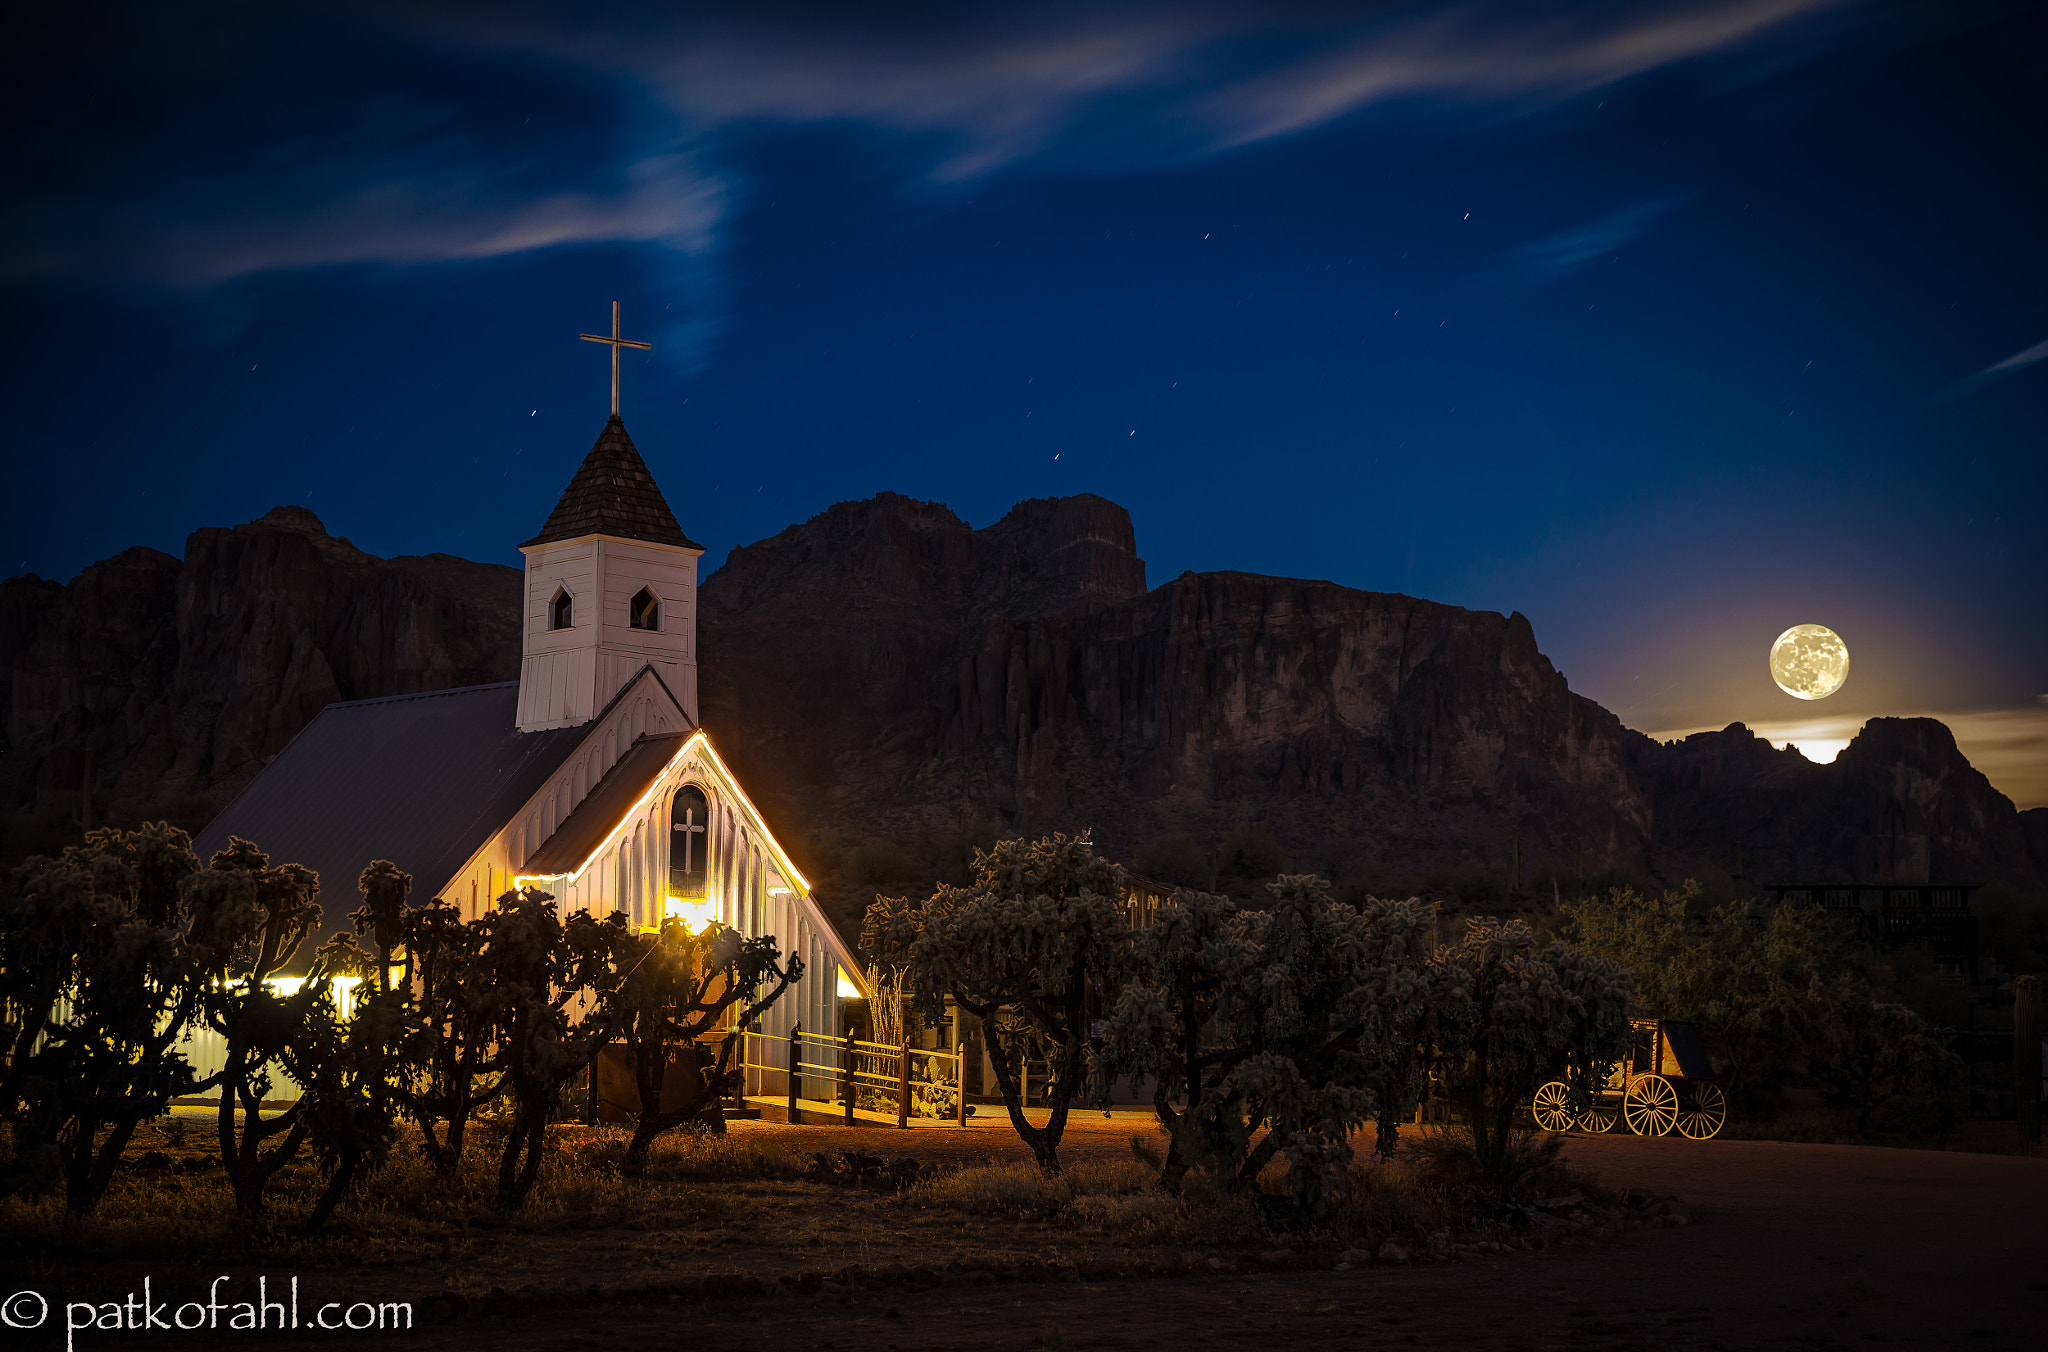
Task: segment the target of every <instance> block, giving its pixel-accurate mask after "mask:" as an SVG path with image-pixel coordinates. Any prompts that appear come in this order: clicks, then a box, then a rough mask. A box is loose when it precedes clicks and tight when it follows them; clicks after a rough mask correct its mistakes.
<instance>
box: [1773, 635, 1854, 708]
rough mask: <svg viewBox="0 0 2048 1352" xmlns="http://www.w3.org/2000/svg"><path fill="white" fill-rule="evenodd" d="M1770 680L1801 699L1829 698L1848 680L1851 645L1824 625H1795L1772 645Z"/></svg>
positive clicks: (1779, 687)
mask: <svg viewBox="0 0 2048 1352" xmlns="http://www.w3.org/2000/svg"><path fill="white" fill-rule="evenodd" d="M1771 679H1772V680H1774V681H1776V682H1777V683H1778V689H1780V690H1782V691H1784V692H1785V693H1786V694H1788V695H1796V696H1798V697H1799V698H1800V699H1826V698H1827V697H1828V696H1829V695H1832V694H1834V693H1835V692H1836V691H1837V690H1840V689H1841V688H1842V682H1844V681H1846V680H1848V679H1849V645H1848V644H1846V643H1844V642H1842V638H1841V635H1839V634H1837V633H1836V632H1835V631H1834V630H1832V629H1830V628H1828V627H1827V626H1826V625H1821V624H1795V625H1793V626H1792V627H1791V628H1790V629H1787V630H1786V631H1785V632H1784V633H1782V634H1780V635H1778V641H1777V642H1776V643H1773V644H1772V645H1771Z"/></svg>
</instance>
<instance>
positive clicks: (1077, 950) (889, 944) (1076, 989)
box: [861, 835, 1127, 1170]
mask: <svg viewBox="0 0 2048 1352" xmlns="http://www.w3.org/2000/svg"><path fill="white" fill-rule="evenodd" d="M974 874H975V881H974V882H973V884H972V885H971V886H968V887H953V886H951V885H949V884H944V883H941V884H940V885H939V887H938V888H937V890H935V891H934V892H933V893H932V895H931V896H930V897H928V898H927V899H925V900H924V901H922V902H917V903H912V902H909V901H907V900H905V899H903V898H900V897H877V898H875V902H874V905H872V906H870V907H869V908H868V913H867V920H866V923H865V925H864V927H863V929H862V933H861V948H862V950H863V951H864V952H866V953H867V954H868V955H869V957H870V959H871V960H872V961H873V962H875V963H876V964H877V965H878V966H880V967H883V968H887V969H891V970H894V971H898V972H901V973H902V981H903V983H904V987H905V988H906V989H907V990H909V991H910V992H911V993H912V994H913V996H914V1008H915V1010H916V1012H917V1013H918V1014H920V1015H921V1016H922V1017H924V1018H927V1019H930V1020H932V1021H933V1022H936V1021H938V1020H939V1019H940V1018H942V1017H944V1015H945V1012H946V1011H945V998H946V997H947V996H949V995H950V996H951V997H952V998H953V1002H954V1004H955V1005H957V1006H958V1007H959V1008H961V1009H963V1010H965V1011H967V1012H968V1013H970V1014H972V1015H974V1017H975V1018H977V1019H979V1020H981V1027H982V1034H983V1039H984V1046H985V1047H986V1049H987V1051H988V1059H989V1064H990V1065H991V1066H993V1067H994V1069H995V1076H996V1085H997V1087H998V1088H999V1089H1000V1090H1001V1091H1002V1095H1003V1102H1004V1104H1005V1105H1006V1106H1007V1107H1008V1109H1009V1112H1010V1124H1011V1125H1012V1126H1013V1127H1015V1128H1016V1131H1017V1134H1018V1135H1019V1136H1021V1137H1022V1138H1023V1139H1024V1143H1025V1144H1026V1145H1028V1146H1030V1147H1031V1153H1032V1156H1033V1157H1034V1158H1035V1159H1036V1160H1037V1161H1038V1163H1039V1165H1040V1166H1041V1167H1043V1168H1046V1169H1048V1170H1057V1169H1058V1168H1059V1143H1060V1136H1061V1134H1062V1133H1063V1132H1064V1131H1065V1130H1066V1124H1067V1112H1068V1109H1069V1108H1070V1107H1071V1106H1072V1104H1073V1102H1074V1100H1075V1098H1077V1097H1078V1096H1079V1095H1080V1093H1081V1091H1082V1087H1083V1085H1084V1084H1085V1083H1086V1081H1087V1079H1088V1077H1089V1072H1090V1069H1091V1064H1090V1062H1091V1057H1092V1048H1091V1046H1090V1042H1091V1038H1092V1032H1091V1029H1092V1026H1093V1024H1094V1023H1095V1021H1096V1020H1097V1019H1098V1018H1099V1016H1100V996H1099V995H1098V993H1097V992H1099V991H1100V990H1102V989H1104V988H1107V987H1109V986H1111V985H1112V984H1113V983H1114V981H1115V980H1116V977H1117V973H1118V969H1119V960H1120V958H1121V956H1122V954H1121V952H1120V948H1121V944H1122V941H1123V938H1124V936H1125V934H1126V933H1127V929H1126V926H1125V924H1124V919H1123V910H1122V898H1123V892H1124V871H1123V870H1122V869H1121V868H1119V867H1117V866H1116V865H1115V864H1112V863H1109V862H1108V861H1107V860H1103V859H1100V858H1097V857H1096V854H1095V849H1094V846H1093V845H1092V844H1091V843H1090V841H1089V840H1088V838H1087V837H1086V836H1079V837H1069V836H1064V835H1053V836H1048V837H1045V838H1044V839H1041V840H1035V841H1022V840H1005V841H998V842H997V843H996V845H995V846H994V848H992V849H990V850H989V851H987V852H986V853H983V854H980V855H977V856H976V857H975V861H974ZM1026 1060H1030V1061H1037V1060H1044V1061H1046V1062H1047V1063H1049V1066H1050V1071H1051V1074H1050V1081H1049V1083H1047V1084H1046V1095H1045V1105H1046V1107H1047V1108H1049V1109H1050V1110H1051V1115H1050V1117H1049V1118H1048V1119H1047V1121H1046V1124H1045V1125H1044V1126H1043V1127H1040V1126H1035V1125H1033V1124H1032V1123H1031V1122H1029V1121H1028V1120H1026V1118H1025V1116H1024V1101H1023V1086H1022V1083H1021V1078H1020V1076H1019V1073H1018V1072H1019V1069H1020V1063H1021V1062H1024V1061H1026Z"/></svg>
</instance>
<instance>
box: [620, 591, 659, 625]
mask: <svg viewBox="0 0 2048 1352" xmlns="http://www.w3.org/2000/svg"><path fill="white" fill-rule="evenodd" d="M626 623H627V624H629V625H631V626H632V627H633V628H635V629H660V628H661V598H660V597H658V596H656V595H655V594H654V589H653V588H651V587H642V588H641V589H640V590H639V591H637V592H634V593H633V604H632V607H631V609H630V610H629V612H628V614H627V616H626Z"/></svg>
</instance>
